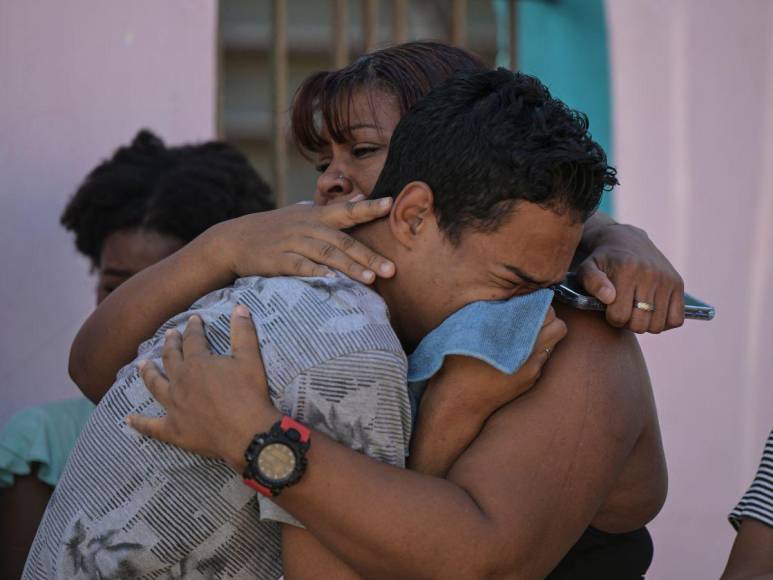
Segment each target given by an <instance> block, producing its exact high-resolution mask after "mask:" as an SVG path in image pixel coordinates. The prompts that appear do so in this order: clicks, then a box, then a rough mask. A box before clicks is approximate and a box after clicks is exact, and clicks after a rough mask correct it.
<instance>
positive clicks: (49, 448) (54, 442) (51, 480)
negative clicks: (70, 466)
mask: <svg viewBox="0 0 773 580" xmlns="http://www.w3.org/2000/svg"><path fill="white" fill-rule="evenodd" d="M93 410H94V404H93V403H92V402H91V401H89V400H88V399H86V398H85V397H79V398H77V399H67V400H64V401H52V402H49V403H44V404H42V405H36V406H34V407H29V408H27V409H23V410H21V411H19V412H18V413H16V414H15V415H13V416H12V417H11V418H10V419H9V421H8V423H7V424H6V425H5V428H4V429H3V430H2V432H0V487H9V486H11V485H13V483H14V479H15V477H16V476H19V475H29V474H30V473H31V472H32V469H33V465H34V464H39V468H38V472H37V476H38V479H40V480H41V481H42V482H43V483H47V484H48V485H51V486H54V485H56V484H57V482H58V481H59V476H60V475H61V474H62V470H63V469H64V465H65V463H67V458H68V457H69V456H70V452H71V451H72V448H73V447H74V446H75V442H76V441H77V440H78V436H79V435H80V432H81V430H82V429H83V427H84V425H85V424H86V422H87V421H88V420H89V417H90V416H91V412H92V411H93Z"/></svg>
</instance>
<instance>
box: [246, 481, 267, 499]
mask: <svg viewBox="0 0 773 580" xmlns="http://www.w3.org/2000/svg"><path fill="white" fill-rule="evenodd" d="M242 480H243V481H244V484H245V485H247V486H249V487H251V488H252V489H254V490H255V491H257V492H258V493H259V494H260V495H265V496H266V497H272V496H273V494H272V493H271V490H270V489H268V488H267V487H263V486H262V485H260V484H259V483H258V482H257V481H255V480H254V479H249V478H247V477H245V478H243V479H242Z"/></svg>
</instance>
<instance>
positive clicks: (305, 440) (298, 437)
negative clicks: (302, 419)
mask: <svg viewBox="0 0 773 580" xmlns="http://www.w3.org/2000/svg"><path fill="white" fill-rule="evenodd" d="M277 437H282V438H283V439H284V443H285V444H286V445H290V446H291V447H294V448H295V449H296V450H297V451H299V452H300V458H299V459H300V464H301V472H300V475H302V474H303V471H305V468H306V458H305V454H306V450H307V449H308V448H309V445H310V443H309V439H310V438H311V430H310V429H309V428H308V427H306V426H305V425H303V424H301V423H299V422H298V421H296V420H295V419H293V418H292V417H288V416H287V415H285V416H284V417H282V419H281V420H280V421H277V422H276V423H274V424H273V425H272V426H271V429H270V430H269V431H268V432H266V433H262V434H257V435H255V437H253V439H252V441H251V442H250V444H249V446H248V447H247V449H246V451H245V452H244V457H245V459H246V460H247V467H246V468H245V470H244V473H243V474H242V479H243V481H244V484H245V485H247V486H248V487H250V488H252V489H254V490H255V491H257V492H258V493H259V494H261V495H264V496H266V497H276V496H277V495H279V493H280V492H281V491H282V489H284V488H285V487H289V486H290V485H293V484H294V483H296V482H297V479H296V480H294V481H292V482H290V483H287V484H285V485H281V486H277V487H273V486H272V487H269V486H266V485H263V484H262V483H261V482H260V481H258V478H259V477H260V476H259V474H256V473H255V472H254V468H253V461H254V460H255V459H256V458H257V456H258V455H259V454H260V449H261V447H262V445H265V444H266V443H268V442H275V441H276V439H277Z"/></svg>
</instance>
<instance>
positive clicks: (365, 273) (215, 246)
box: [204, 196, 395, 284]
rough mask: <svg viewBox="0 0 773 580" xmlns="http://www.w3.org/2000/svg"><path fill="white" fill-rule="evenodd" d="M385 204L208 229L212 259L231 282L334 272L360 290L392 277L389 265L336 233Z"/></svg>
mask: <svg viewBox="0 0 773 580" xmlns="http://www.w3.org/2000/svg"><path fill="white" fill-rule="evenodd" d="M391 207H392V199H391V198H383V199H377V200H363V198H362V196H359V198H356V199H353V200H351V201H349V202H347V203H341V204H331V205H327V206H324V207H322V206H316V205H312V204H296V205H292V206H288V207H284V208H281V209H278V210H274V211H269V212H262V213H256V214H250V215H246V216H243V217H240V218H236V219H233V220H229V221H227V222H224V223H222V224H218V225H216V226H214V227H213V228H211V229H210V230H209V231H208V232H207V233H206V234H204V235H205V236H208V240H209V242H210V246H211V248H212V255H213V256H215V257H216V259H218V260H225V262H226V264H225V267H226V268H227V269H228V270H229V271H230V272H231V273H232V275H234V276H236V277H244V276H326V275H330V274H331V270H339V271H340V272H343V273H344V274H346V275H347V276H349V277H351V278H353V279H354V280H358V281H360V282H363V283H365V284H372V283H373V282H374V281H375V280H376V277H377V276H380V277H382V278H390V277H392V276H394V274H395V267H394V264H393V263H392V262H390V261H389V260H387V259H386V258H384V257H383V256H381V255H379V254H377V253H376V252H374V251H373V250H371V249H370V248H368V247H367V246H365V245H364V244H362V243H361V242H359V241H357V240H356V239H354V238H353V237H351V236H350V235H348V234H346V233H344V232H342V231H341V230H342V229H347V228H351V227H353V226H356V225H358V224H363V223H367V222H370V221H373V220H375V219H379V218H382V217H384V216H386V215H388V214H389V211H390V209H391Z"/></svg>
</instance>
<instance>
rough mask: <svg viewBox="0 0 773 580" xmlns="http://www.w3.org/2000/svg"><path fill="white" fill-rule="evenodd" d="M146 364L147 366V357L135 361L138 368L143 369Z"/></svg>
mask: <svg viewBox="0 0 773 580" xmlns="http://www.w3.org/2000/svg"><path fill="white" fill-rule="evenodd" d="M146 366H148V361H147V359H143V360H141V361H139V362H138V363H137V368H139V369H140V370H142V369H144V368H145V367H146Z"/></svg>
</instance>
